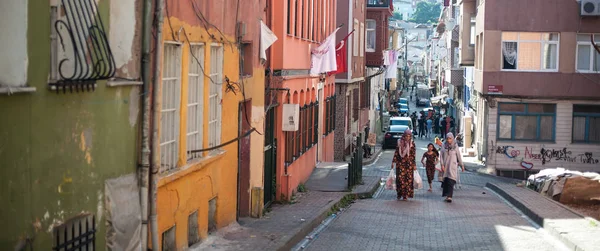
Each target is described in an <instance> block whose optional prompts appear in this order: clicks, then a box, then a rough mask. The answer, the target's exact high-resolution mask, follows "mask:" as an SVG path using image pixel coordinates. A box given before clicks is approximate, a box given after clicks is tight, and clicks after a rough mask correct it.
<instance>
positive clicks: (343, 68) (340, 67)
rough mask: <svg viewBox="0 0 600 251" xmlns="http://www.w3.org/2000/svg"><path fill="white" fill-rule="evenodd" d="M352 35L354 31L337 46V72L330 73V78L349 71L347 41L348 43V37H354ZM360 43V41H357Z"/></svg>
mask: <svg viewBox="0 0 600 251" xmlns="http://www.w3.org/2000/svg"><path fill="white" fill-rule="evenodd" d="M352 33H354V30H352V32H350V33H348V35H346V37H344V38H343V39H342V41H340V42H339V43H338V44H337V45H336V46H335V63H336V64H337V71H334V72H330V73H329V76H331V75H333V74H337V73H344V72H347V71H348V65H346V62H348V61H347V60H346V59H347V58H348V52H347V50H346V48H347V46H346V45H347V44H348V43H347V41H348V37H350V35H352ZM356 42H358V41H356Z"/></svg>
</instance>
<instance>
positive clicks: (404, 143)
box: [392, 129, 417, 201]
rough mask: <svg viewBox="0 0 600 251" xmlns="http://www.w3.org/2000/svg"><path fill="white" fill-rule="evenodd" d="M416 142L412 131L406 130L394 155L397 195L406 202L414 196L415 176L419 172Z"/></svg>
mask: <svg viewBox="0 0 600 251" xmlns="http://www.w3.org/2000/svg"><path fill="white" fill-rule="evenodd" d="M415 156H416V150H415V142H413V141H412V131H411V130H410V129H406V130H405V131H404V134H403V135H402V138H401V139H400V140H398V146H397V147H396V152H395V153H394V160H393V162H392V168H394V164H396V194H397V199H398V200H400V199H401V198H402V200H404V201H406V200H407V199H408V198H412V197H413V196H414V187H413V181H414V180H413V174H414V171H415V170H417V165H416V161H415Z"/></svg>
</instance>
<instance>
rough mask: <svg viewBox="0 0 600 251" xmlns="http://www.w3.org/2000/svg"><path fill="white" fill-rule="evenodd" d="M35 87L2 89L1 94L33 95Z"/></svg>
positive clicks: (0, 88)
mask: <svg viewBox="0 0 600 251" xmlns="http://www.w3.org/2000/svg"><path fill="white" fill-rule="evenodd" d="M35 91H36V88H35V87H29V86H24V87H0V94H7V95H8V96H10V95H13V94H17V93H32V92H35Z"/></svg>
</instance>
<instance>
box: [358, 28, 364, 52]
mask: <svg viewBox="0 0 600 251" xmlns="http://www.w3.org/2000/svg"><path fill="white" fill-rule="evenodd" d="M359 32H360V36H359V40H360V48H359V49H360V56H361V57H364V56H365V23H362V22H361V23H360V30H359Z"/></svg>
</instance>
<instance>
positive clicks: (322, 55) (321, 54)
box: [310, 28, 340, 75]
mask: <svg viewBox="0 0 600 251" xmlns="http://www.w3.org/2000/svg"><path fill="white" fill-rule="evenodd" d="M339 29H340V28H337V29H335V30H334V31H333V32H332V33H331V34H330V35H329V36H328V37H327V38H326V39H325V41H323V43H321V45H319V47H317V48H315V49H314V50H313V51H312V55H311V66H310V74H311V75H318V74H321V73H327V72H331V71H337V63H336V60H335V33H336V32H337V31H338V30H339Z"/></svg>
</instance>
